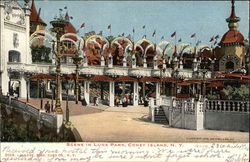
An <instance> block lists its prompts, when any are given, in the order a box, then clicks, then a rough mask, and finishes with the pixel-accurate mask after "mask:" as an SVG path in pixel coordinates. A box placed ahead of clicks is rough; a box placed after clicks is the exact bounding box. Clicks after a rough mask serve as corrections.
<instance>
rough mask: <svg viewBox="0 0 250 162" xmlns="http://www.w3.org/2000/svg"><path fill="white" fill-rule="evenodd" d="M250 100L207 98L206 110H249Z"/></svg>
mask: <svg viewBox="0 0 250 162" xmlns="http://www.w3.org/2000/svg"><path fill="white" fill-rule="evenodd" d="M249 105H250V101H244V102H243V101H232V100H230V101H227V100H207V101H206V107H205V110H206V111H215V112H222V111H223V112H249Z"/></svg>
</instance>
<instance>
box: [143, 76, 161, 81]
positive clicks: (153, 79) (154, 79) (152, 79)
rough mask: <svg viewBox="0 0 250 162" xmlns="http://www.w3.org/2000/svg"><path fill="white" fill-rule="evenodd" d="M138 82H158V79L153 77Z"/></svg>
mask: <svg viewBox="0 0 250 162" xmlns="http://www.w3.org/2000/svg"><path fill="white" fill-rule="evenodd" d="M139 82H160V79H157V78H153V77H142V78H140V79H139Z"/></svg>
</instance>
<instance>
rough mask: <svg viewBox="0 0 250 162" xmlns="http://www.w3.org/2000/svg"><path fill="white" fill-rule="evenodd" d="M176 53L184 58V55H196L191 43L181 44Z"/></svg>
mask: <svg viewBox="0 0 250 162" xmlns="http://www.w3.org/2000/svg"><path fill="white" fill-rule="evenodd" d="M176 50H177V51H176V52H177V53H178V54H179V55H180V56H181V57H182V55H183V54H184V53H186V54H192V53H194V47H193V46H192V45H191V44H189V43H181V44H178V45H177V46H176Z"/></svg>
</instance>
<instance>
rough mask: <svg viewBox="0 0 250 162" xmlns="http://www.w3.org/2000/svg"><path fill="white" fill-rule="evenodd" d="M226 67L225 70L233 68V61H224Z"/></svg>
mask: <svg viewBox="0 0 250 162" xmlns="http://www.w3.org/2000/svg"><path fill="white" fill-rule="evenodd" d="M226 69H227V70H233V69H234V63H233V62H232V61H229V62H227V63H226Z"/></svg>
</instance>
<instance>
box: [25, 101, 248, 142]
mask: <svg viewBox="0 0 250 162" xmlns="http://www.w3.org/2000/svg"><path fill="white" fill-rule="evenodd" d="M39 101H40V100H35V99H31V100H30V104H31V105H34V106H36V107H39V105H40V102H39ZM44 103H45V102H44ZM65 103H66V102H65V101H63V102H62V108H63V110H64V112H65ZM69 107H70V121H71V122H72V123H73V125H74V126H75V127H76V128H77V130H78V131H79V133H80V135H81V137H82V139H83V141H86V142H249V133H248V132H233V131H214V130H200V131H194V130H186V129H178V128H170V127H168V126H167V125H161V124H155V123H151V122H150V121H149V120H148V108H147V107H132V106H131V107H127V108H123V107H108V106H98V107H97V106H88V107H83V106H82V105H81V104H80V103H79V104H78V105H77V104H75V103H74V102H73V101H71V102H69Z"/></svg>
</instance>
